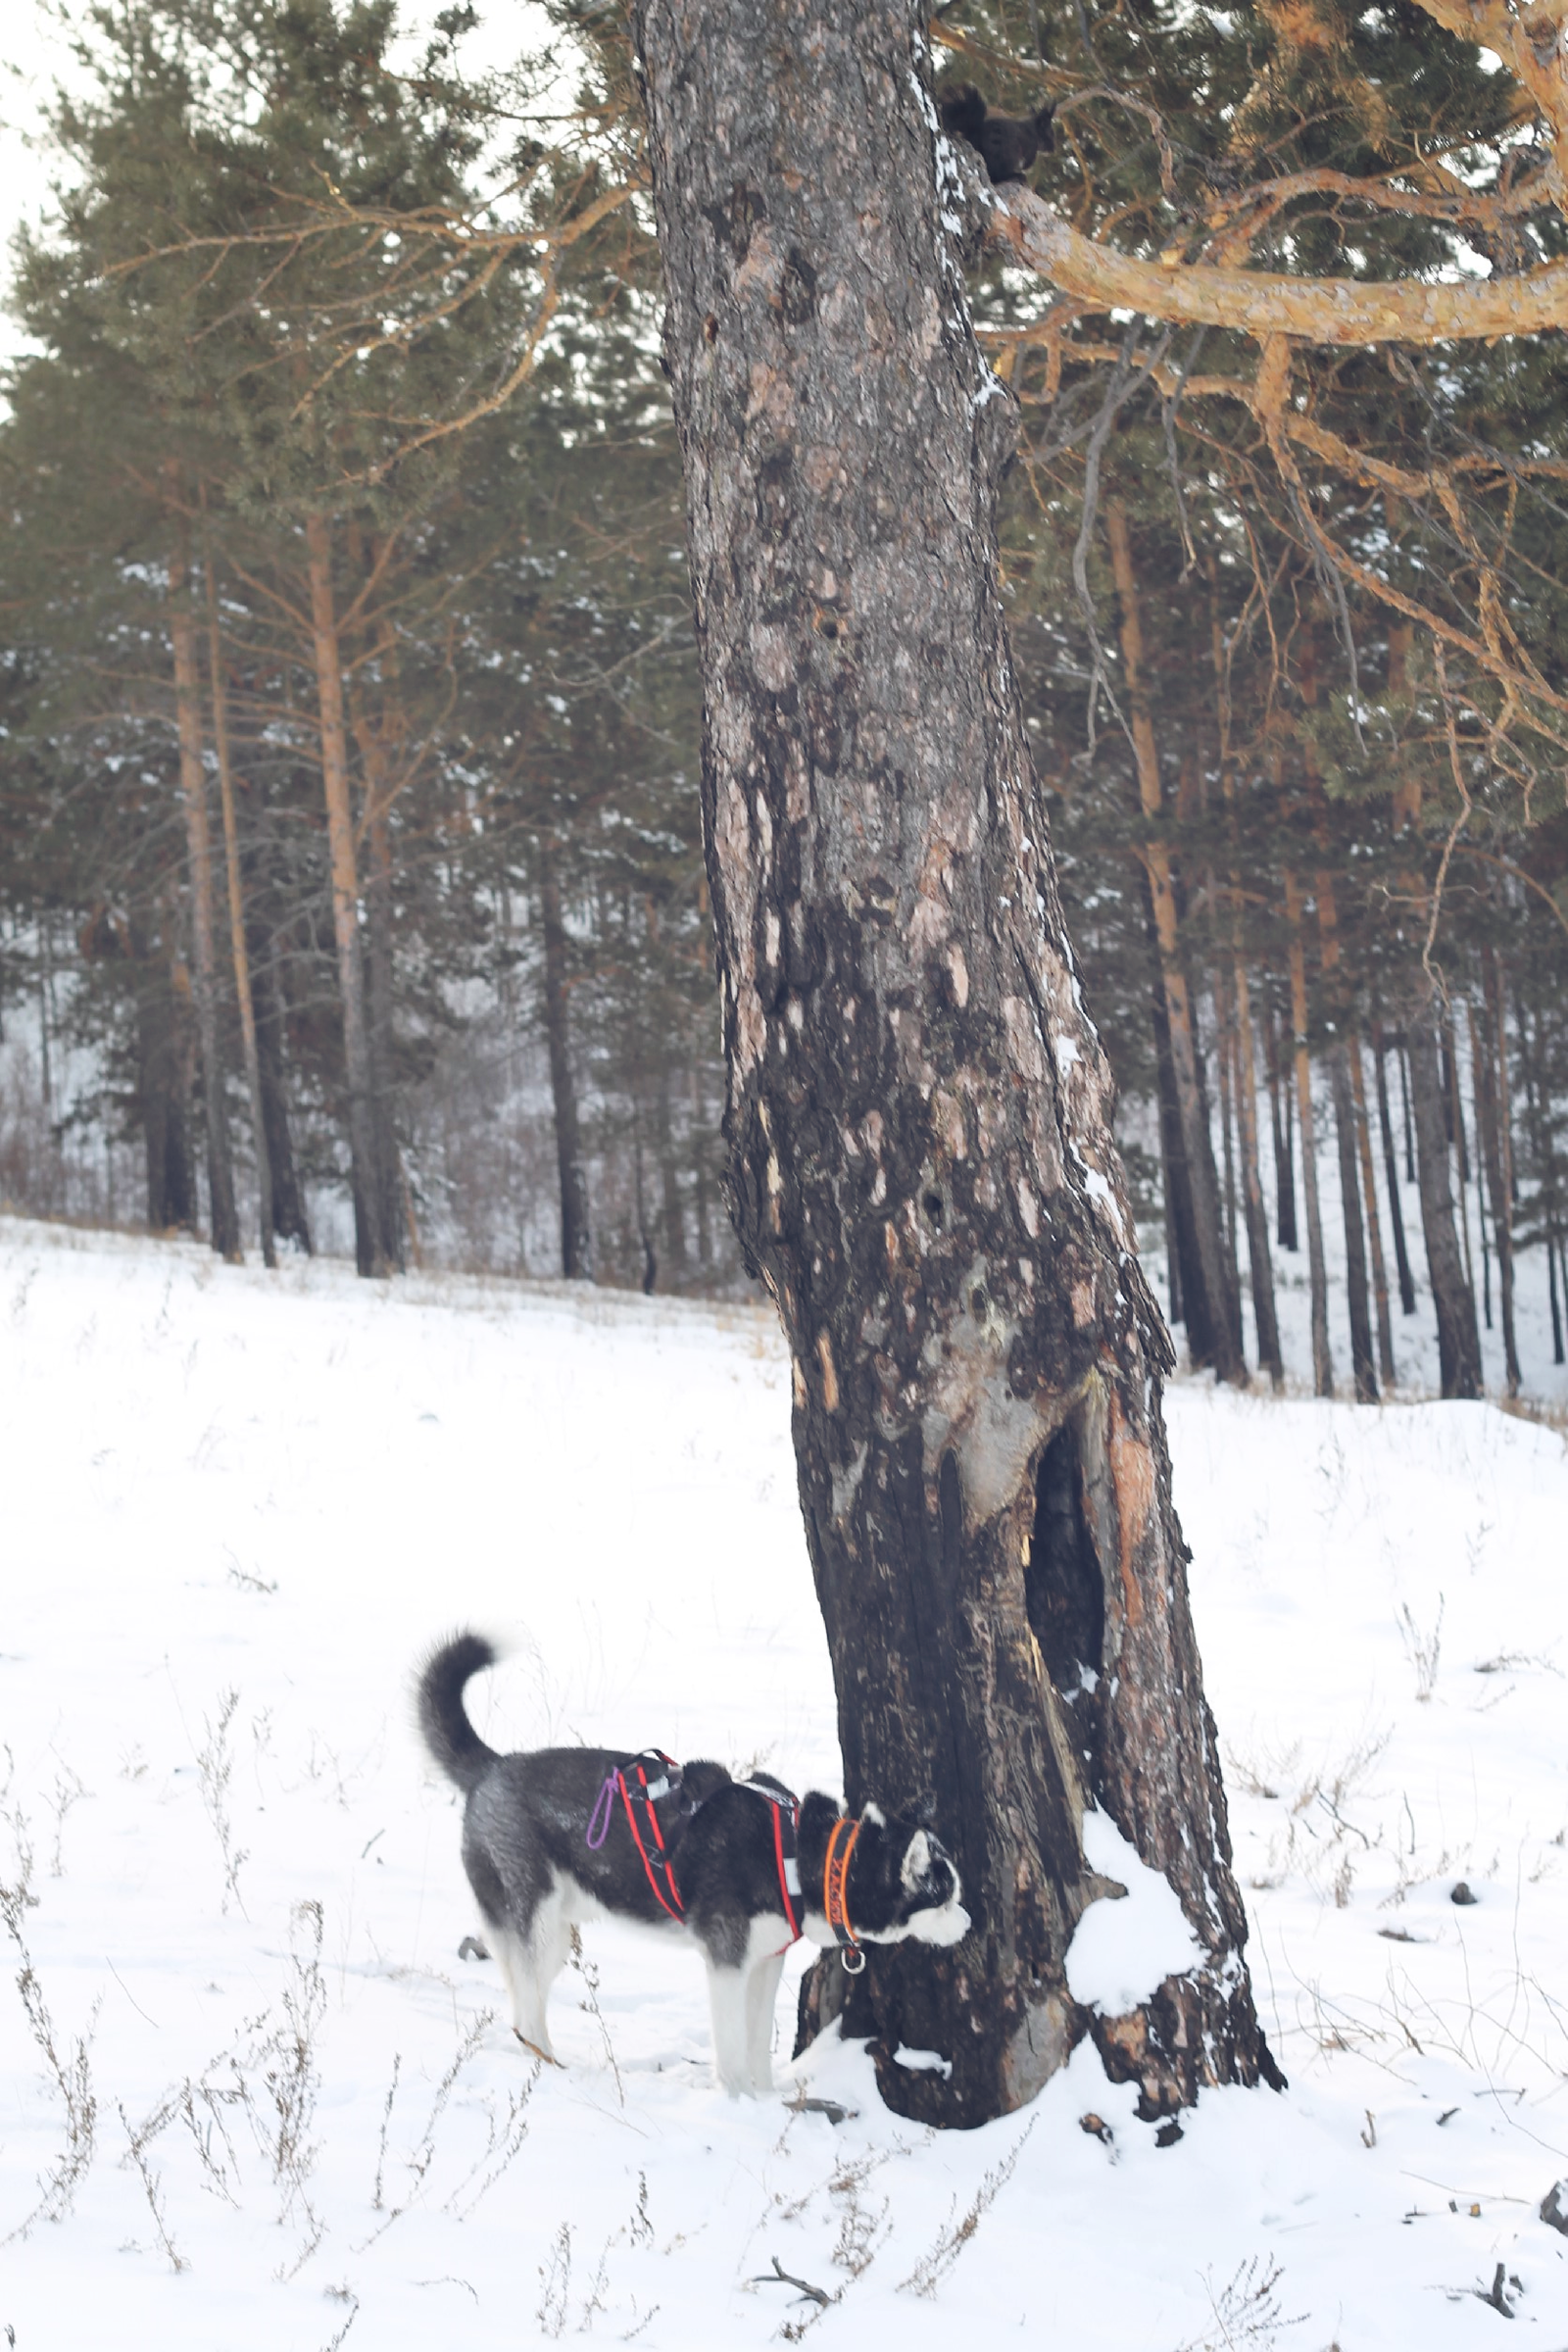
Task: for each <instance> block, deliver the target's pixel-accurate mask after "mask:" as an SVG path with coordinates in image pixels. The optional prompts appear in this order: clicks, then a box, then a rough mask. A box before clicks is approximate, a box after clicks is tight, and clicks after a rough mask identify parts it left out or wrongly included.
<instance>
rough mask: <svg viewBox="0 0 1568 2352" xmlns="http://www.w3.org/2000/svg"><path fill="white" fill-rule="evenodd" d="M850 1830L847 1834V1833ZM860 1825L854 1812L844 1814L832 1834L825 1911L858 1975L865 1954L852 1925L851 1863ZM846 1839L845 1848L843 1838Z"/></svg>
mask: <svg viewBox="0 0 1568 2352" xmlns="http://www.w3.org/2000/svg"><path fill="white" fill-rule="evenodd" d="M846 1831H847V1832H848V1833H849V1835H848V1836H847V1837H845V1836H844V1833H845V1832H846ZM859 1835H860V1825H859V1823H858V1821H857V1820H855V1819H854V1818H853V1816H851V1815H848V1814H846V1815H844V1816H842V1817H841V1818H840V1819H839V1820H838V1821H836V1822H835V1823H834V1824H833V1827H832V1829H831V1830H830V1831H829V1833H828V1840H827V1855H826V1858H825V1859H824V1861H823V1864H822V1910H823V1913H824V1915H825V1917H826V1919H827V1924H828V1926H829V1927H830V1928H831V1930H832V1931H833V1936H834V1940H835V1941H836V1942H837V1943H838V1944H839V1945H840V1946H841V1947H842V1948H841V1950H840V1953H839V1957H840V1959H841V1960H842V1961H843V1964H844V1967H845V1969H846V1970H847V1971H848V1973H849V1974H850V1975H851V1976H852V1977H858V1975H859V1973H860V1971H861V1969H862V1968H863V1967H864V1966H865V1954H864V1953H863V1952H862V1951H861V1949H860V1947H859V1945H858V1943H857V1942H856V1940H855V1930H854V1929H853V1928H852V1927H851V1925H850V1906H849V1880H850V1864H851V1862H852V1861H853V1860H854V1858H855V1848H856V1843H857V1841H858V1838H859ZM841 1837H843V1838H844V1844H843V1847H842V1850H841V1848H840V1845H839V1839H840V1838H841Z"/></svg>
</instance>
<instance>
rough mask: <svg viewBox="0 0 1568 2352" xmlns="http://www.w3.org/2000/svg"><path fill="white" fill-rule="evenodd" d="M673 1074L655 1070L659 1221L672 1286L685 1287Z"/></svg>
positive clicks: (682, 1214)
mask: <svg viewBox="0 0 1568 2352" xmlns="http://www.w3.org/2000/svg"><path fill="white" fill-rule="evenodd" d="M670 1078H671V1072H670V1071H669V1070H668V1069H658V1070H656V1071H655V1072H654V1140H655V1142H656V1143H657V1145H658V1147H659V1186H660V1193H661V1201H660V1207H661V1211H662V1214H661V1219H660V1222H661V1224H662V1227H663V1234H664V1259H665V1263H666V1264H667V1265H668V1267H669V1280H670V1287H671V1288H672V1289H674V1290H677V1291H682V1290H684V1289H685V1288H686V1280H687V1273H688V1259H687V1251H686V1211H685V1208H684V1205H683V1204H682V1201H681V1197H680V1169H679V1166H678V1164H677V1161H676V1155H675V1135H674V1128H673V1126H672V1124H671V1121H670V1115H669V1088H670Z"/></svg>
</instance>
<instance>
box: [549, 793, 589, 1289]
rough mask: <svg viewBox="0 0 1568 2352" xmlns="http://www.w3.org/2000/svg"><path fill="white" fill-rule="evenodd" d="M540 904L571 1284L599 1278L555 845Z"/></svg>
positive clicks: (564, 1262) (565, 1266)
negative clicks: (595, 1275) (575, 1069)
mask: <svg viewBox="0 0 1568 2352" xmlns="http://www.w3.org/2000/svg"><path fill="white" fill-rule="evenodd" d="M539 903H540V910H541V915H542V918H543V920H542V928H543V930H544V945H545V1044H546V1047H547V1049H548V1051H549V1055H550V1091H551V1095H552V1098H553V1100H554V1103H555V1109H556V1163H557V1166H558V1167H559V1169H560V1173H561V1270H562V1272H563V1273H564V1275H565V1277H566V1280H567V1281H568V1282H591V1281H592V1280H593V1270H594V1269H593V1248H592V1242H591V1236H590V1232H589V1225H588V1171H587V1169H586V1168H585V1167H584V1165H583V1158H582V1143H581V1140H580V1138H579V1136H578V1132H577V1087H576V1081H575V1080H574V1078H573V1076H572V1070H571V1049H570V1039H569V1036H568V1033H567V1027H566V984H567V970H566V925H565V921H564V917H563V914H562V911H561V877H560V874H559V873H558V871H557V867H556V848H555V844H554V842H552V841H551V840H550V839H549V838H548V837H543V838H541V840H540V843H539Z"/></svg>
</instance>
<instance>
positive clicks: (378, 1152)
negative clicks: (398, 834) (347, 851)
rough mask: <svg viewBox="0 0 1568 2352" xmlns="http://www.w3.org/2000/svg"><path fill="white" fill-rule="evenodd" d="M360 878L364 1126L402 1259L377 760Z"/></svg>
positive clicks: (383, 823)
mask: <svg viewBox="0 0 1568 2352" xmlns="http://www.w3.org/2000/svg"><path fill="white" fill-rule="evenodd" d="M366 847H367V849H368V852H369V857H368V861H367V872H366V882H365V978H366V992H365V993H366V1011H367V1015H368V1024H369V1033H370V1125H371V1130H372V1133H373V1135H374V1138H375V1188H376V1215H377V1217H378V1219H379V1221H380V1227H381V1238H382V1244H383V1247H384V1248H385V1250H386V1253H387V1257H388V1260H389V1262H390V1263H391V1264H392V1265H394V1266H396V1267H397V1268H398V1269H399V1270H400V1271H401V1269H402V1267H403V1265H404V1263H405V1250H404V1236H405V1231H406V1229H407V1228H408V1224H409V1205H408V1199H407V1189H406V1184H405V1178H404V1170H403V1153H402V1151H401V1149H400V1147H399V1144H398V1121H397V1083H396V1071H395V1066H394V1038H393V1000H394V978H393V972H394V962H393V943H392V930H393V907H394V890H393V881H392V818H391V805H390V799H389V796H388V793H387V790H386V778H385V776H384V774H383V773H382V772H381V769H380V764H379V762H376V763H373V764H371V765H369V766H368V768H367V771H366Z"/></svg>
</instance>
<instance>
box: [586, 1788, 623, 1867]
mask: <svg viewBox="0 0 1568 2352" xmlns="http://www.w3.org/2000/svg"><path fill="white" fill-rule="evenodd" d="M619 1781H620V1774H619V1773H618V1772H612V1773H608V1774H607V1775H606V1776H605V1785H604V1787H603V1788H602V1789H600V1791H599V1795H598V1799H597V1801H596V1802H595V1805H594V1809H593V1815H592V1818H591V1819H590V1821H589V1823H588V1836H587V1844H588V1846H589V1848H590V1850H591V1851H592V1852H594V1853H596V1854H597V1853H598V1851H599V1848H600V1847H601V1846H602V1845H603V1844H604V1842H605V1839H606V1838H608V1837H609V1836H610V1816H611V1814H612V1813H613V1811H614V1807H615V1789H616V1788H617V1786H618V1785H619Z"/></svg>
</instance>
